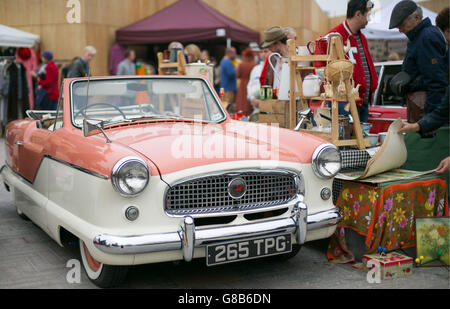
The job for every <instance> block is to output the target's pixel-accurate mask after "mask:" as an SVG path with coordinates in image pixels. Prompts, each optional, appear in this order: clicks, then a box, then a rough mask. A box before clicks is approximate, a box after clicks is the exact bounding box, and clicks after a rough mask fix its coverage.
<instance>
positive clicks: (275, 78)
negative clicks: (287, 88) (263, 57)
mask: <svg viewBox="0 0 450 309" xmlns="http://www.w3.org/2000/svg"><path fill="white" fill-rule="evenodd" d="M287 40H288V33H287V32H286V30H284V29H283V28H281V27H279V26H275V27H271V28H269V29H267V30H266V31H264V42H262V44H261V48H267V49H269V50H270V52H271V53H277V54H279V55H280V56H281V57H289V49H288V47H287ZM280 60H281V59H280V57H276V56H274V57H270V58H269V60H268V61H270V62H271V63H272V65H273V67H274V68H275V71H274V70H273V69H272V67H271V66H270V65H265V67H264V69H263V72H262V74H261V78H260V82H261V85H269V86H272V87H273V88H279V86H280V73H281V61H280ZM268 61H266V62H268Z"/></svg>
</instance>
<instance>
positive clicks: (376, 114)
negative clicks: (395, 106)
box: [370, 113, 381, 117]
mask: <svg viewBox="0 0 450 309" xmlns="http://www.w3.org/2000/svg"><path fill="white" fill-rule="evenodd" d="M370 116H373V117H380V116H381V113H370Z"/></svg>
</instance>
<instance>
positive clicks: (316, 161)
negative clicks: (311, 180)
mask: <svg viewBox="0 0 450 309" xmlns="http://www.w3.org/2000/svg"><path fill="white" fill-rule="evenodd" d="M329 151H333V152H336V154H337V156H338V158H339V159H338V160H336V161H334V163H338V164H339V165H338V168H336V170H333V171H330V172H329V173H326V172H325V171H326V170H327V169H326V168H324V167H323V166H322V164H323V163H324V162H325V163H327V162H326V161H322V160H324V158H323V156H324V155H326V154H327V152H329ZM312 168H313V170H314V173H315V174H316V175H317V177H319V178H321V179H330V178H333V177H334V176H336V175H337V173H339V171H340V170H341V168H342V157H341V153H340V151H339V149H338V148H337V147H336V146H335V145H333V144H330V143H326V144H322V145H320V146H319V147H317V148H316V150H315V151H314V153H313V156H312Z"/></svg>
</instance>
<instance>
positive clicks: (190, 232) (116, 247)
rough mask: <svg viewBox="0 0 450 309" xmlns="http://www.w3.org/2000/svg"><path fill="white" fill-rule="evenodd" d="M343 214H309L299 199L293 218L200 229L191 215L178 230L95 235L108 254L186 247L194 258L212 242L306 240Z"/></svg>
mask: <svg viewBox="0 0 450 309" xmlns="http://www.w3.org/2000/svg"><path fill="white" fill-rule="evenodd" d="M340 218H341V215H340V214H339V210H338V209H337V208H333V209H330V210H327V211H324V212H319V213H316V214H312V215H307V207H306V205H305V204H304V203H302V202H298V203H297V204H296V206H295V208H294V211H293V215H292V216H291V217H289V218H284V219H275V220H267V221H263V222H258V223H249V224H244V225H230V226H224V227H215V228H203V229H196V227H195V225H194V221H193V220H192V218H191V217H185V218H183V220H182V221H181V228H180V231H178V232H172V233H163V234H149V235H139V236H114V235H107V234H101V235H98V236H96V237H95V238H94V240H93V243H94V246H95V247H96V248H97V249H99V250H100V251H102V252H105V253H108V254H141V253H151V252H162V251H172V250H182V251H183V259H185V260H186V261H190V260H192V258H193V254H194V249H195V248H201V247H205V246H206V245H208V244H211V243H215V242H222V241H226V240H230V241H232V240H235V239H241V238H248V237H254V236H261V237H263V236H266V235H267V236H268V235H273V234H277V233H291V234H295V237H296V239H297V243H299V244H303V243H304V242H305V240H306V234H307V231H311V230H316V229H319V228H324V227H329V226H333V225H336V224H337V222H338V221H339V220H340Z"/></svg>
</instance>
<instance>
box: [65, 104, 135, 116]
mask: <svg viewBox="0 0 450 309" xmlns="http://www.w3.org/2000/svg"><path fill="white" fill-rule="evenodd" d="M99 105H100V106H101V105H106V106H109V107H112V108H114V109H115V110H117V111H118V112H119V113H120V114H121V115H122V117H123V119H127V116H126V115H125V114H124V112H123V111H122V110H121V109H120V108H119V107H117V106H115V105H113V104H111V103H106V102H98V103H94V104H90V105H86V106H85V107H83V108H81V109H80V110H79V111H78V112H77V113H76V114H75V116H74V117H73V118H74V119H75V118H77V117H78V115H79V114H80V113H83V114H84V116H86V114H85V113H84V111H85V110H86V109H88V108H89V107H93V106H99Z"/></svg>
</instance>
